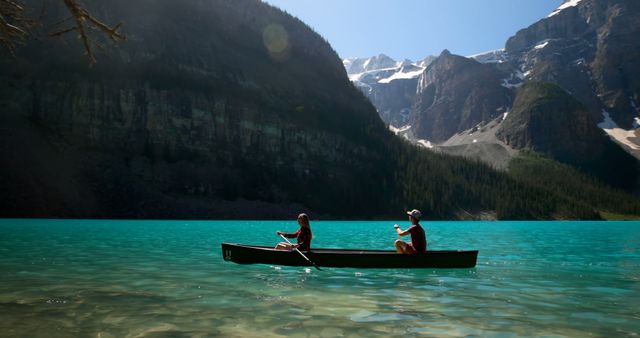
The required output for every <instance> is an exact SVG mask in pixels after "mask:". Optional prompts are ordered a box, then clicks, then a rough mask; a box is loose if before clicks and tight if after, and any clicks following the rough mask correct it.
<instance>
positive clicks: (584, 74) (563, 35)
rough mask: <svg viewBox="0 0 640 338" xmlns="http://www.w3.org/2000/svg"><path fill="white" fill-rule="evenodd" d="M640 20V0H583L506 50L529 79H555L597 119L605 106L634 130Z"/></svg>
mask: <svg viewBox="0 0 640 338" xmlns="http://www.w3.org/2000/svg"><path fill="white" fill-rule="evenodd" d="M639 19H640V3H638V2H637V1H627V0H582V1H579V2H577V4H576V5H575V6H571V7H567V8H564V9H562V10H561V11H558V12H554V14H553V15H551V16H549V17H548V18H545V19H543V20H541V21H539V22H537V23H535V24H533V25H531V26H530V27H528V28H526V29H523V30H521V31H519V32H518V33H517V34H516V35H515V36H513V37H511V38H510V39H509V40H508V41H507V43H506V51H507V53H508V54H509V55H510V58H511V60H512V61H515V62H517V63H519V67H520V68H521V69H522V70H524V72H525V73H526V74H527V79H531V80H542V81H547V82H552V83H556V84H558V85H560V86H562V87H563V88H565V89H567V90H568V91H569V92H571V93H572V95H574V96H575V97H576V98H578V99H579V100H580V101H581V102H583V103H584V104H585V105H586V106H587V107H588V109H589V111H590V112H591V113H592V115H593V116H594V118H596V119H598V120H601V119H602V113H601V111H602V109H605V110H607V111H608V112H609V113H610V114H611V116H612V118H613V119H614V121H615V122H617V124H618V125H620V126H621V127H623V128H625V129H630V128H631V127H632V125H633V122H634V118H636V117H638V114H639V113H640V112H639V111H638V110H637V107H638V104H637V100H638V93H640V81H638V79H637V76H636V75H637V74H639V73H640V61H639V59H638V58H637V56H638V55H640V44H639V43H638V39H637V36H638V35H639V34H640V20H639Z"/></svg>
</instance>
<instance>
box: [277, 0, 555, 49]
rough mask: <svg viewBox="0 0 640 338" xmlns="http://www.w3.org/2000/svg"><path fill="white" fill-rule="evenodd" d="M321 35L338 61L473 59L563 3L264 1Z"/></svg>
mask: <svg viewBox="0 0 640 338" xmlns="http://www.w3.org/2000/svg"><path fill="white" fill-rule="evenodd" d="M265 2H268V3H270V4H271V5H274V6H276V7H279V8H281V9H283V10H285V11H287V12H288V13H289V14H291V15H293V16H295V17H298V18H299V19H301V20H302V21H304V22H305V23H307V25H309V26H310V27H312V28H313V29H314V30H315V31H316V32H318V33H319V34H320V35H322V36H323V37H324V38H325V39H327V41H329V43H330V44H331V46H332V47H333V49H335V50H336V52H338V54H339V55H340V57H342V58H347V57H369V56H374V55H378V54H380V53H383V54H386V55H388V56H390V57H392V58H393V59H395V60H403V59H410V60H413V61H417V60H421V59H423V58H425V57H426V56H428V55H439V54H440V52H441V51H442V50H443V49H448V50H449V51H451V52H452V53H454V54H458V55H464V56H468V55H473V54H478V53H481V52H485V51H489V50H494V49H499V48H503V47H504V44H505V42H506V41H507V39H508V38H509V37H510V36H513V35H514V34H515V33H516V32H517V31H518V30H520V29H522V28H526V27H527V26H529V25H531V24H532V23H534V22H536V21H538V20H540V19H542V18H544V17H546V16H547V15H549V13H551V12H552V11H553V10H554V9H556V8H557V7H558V6H560V4H562V0H265Z"/></svg>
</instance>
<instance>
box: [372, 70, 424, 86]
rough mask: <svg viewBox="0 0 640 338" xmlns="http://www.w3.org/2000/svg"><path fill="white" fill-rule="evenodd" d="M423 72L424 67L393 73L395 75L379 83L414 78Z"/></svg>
mask: <svg viewBox="0 0 640 338" xmlns="http://www.w3.org/2000/svg"><path fill="white" fill-rule="evenodd" d="M422 72H424V69H422V68H421V69H419V70H416V71H413V72H406V73H403V72H397V73H393V75H391V76H389V77H388V78H386V79H382V80H379V81H378V83H389V82H391V81H393V80H399V79H414V78H416V77H418V76H420V74H422Z"/></svg>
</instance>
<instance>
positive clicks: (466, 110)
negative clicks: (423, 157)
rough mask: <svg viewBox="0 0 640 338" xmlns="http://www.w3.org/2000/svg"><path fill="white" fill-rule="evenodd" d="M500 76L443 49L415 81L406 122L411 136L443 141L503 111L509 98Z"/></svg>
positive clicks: (485, 67) (490, 68)
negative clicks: (410, 128) (411, 133)
mask: <svg viewBox="0 0 640 338" xmlns="http://www.w3.org/2000/svg"><path fill="white" fill-rule="evenodd" d="M500 78H501V76H500V73H499V72H498V71H496V70H495V68H493V67H491V66H489V65H485V64H481V63H479V62H476V61H475V60H471V59H467V58H465V57H461V56H457V55H452V54H451V53H449V51H447V50H445V51H443V52H442V54H440V56H439V57H438V58H437V59H436V60H435V61H434V62H433V63H431V64H430V65H429V66H428V67H427V69H426V70H425V71H424V73H423V74H422V75H421V76H420V79H419V81H418V89H417V99H416V103H415V105H414V107H413V111H412V115H411V122H410V124H411V126H412V131H413V134H414V136H415V137H417V138H419V139H428V140H429V141H435V142H443V141H446V140H447V139H448V138H449V137H451V136H453V135H454V134H456V133H457V132H460V131H463V130H466V129H469V128H471V127H473V126H475V125H477V124H478V123H480V122H482V121H488V120H492V119H494V118H495V117H496V116H498V115H502V114H503V113H505V112H506V111H507V109H508V107H509V106H510V105H511V101H512V98H511V93H510V92H509V90H508V89H507V88H505V87H503V86H502V85H501V82H500Z"/></svg>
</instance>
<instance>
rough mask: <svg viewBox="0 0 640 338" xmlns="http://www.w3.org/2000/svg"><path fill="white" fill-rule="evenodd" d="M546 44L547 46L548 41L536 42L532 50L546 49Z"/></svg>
mask: <svg viewBox="0 0 640 338" xmlns="http://www.w3.org/2000/svg"><path fill="white" fill-rule="evenodd" d="M548 44H549V40H543V41H540V42H538V44H537V45H536V46H535V47H533V48H534V49H542V48H544V47H547V45H548Z"/></svg>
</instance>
